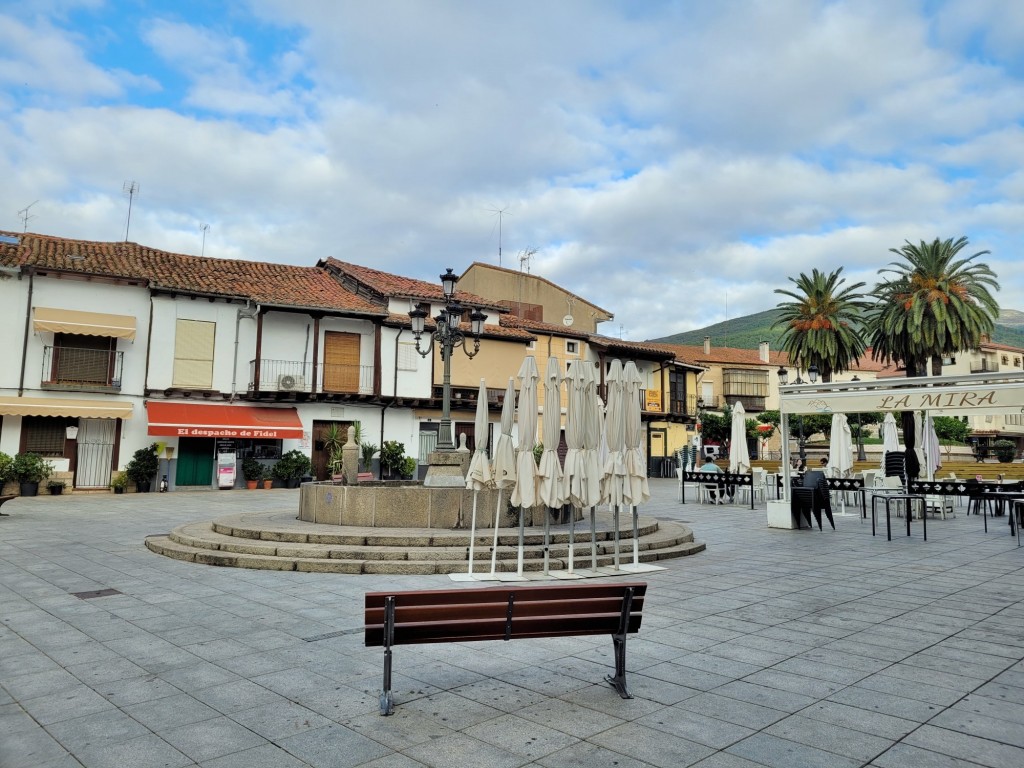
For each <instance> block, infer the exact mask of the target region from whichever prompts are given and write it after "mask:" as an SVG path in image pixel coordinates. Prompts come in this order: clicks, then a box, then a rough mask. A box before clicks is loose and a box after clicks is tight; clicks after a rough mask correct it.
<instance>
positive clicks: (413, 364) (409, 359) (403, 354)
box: [398, 341, 420, 371]
mask: <svg viewBox="0 0 1024 768" xmlns="http://www.w3.org/2000/svg"><path fill="white" fill-rule="evenodd" d="M419 364H420V353H419V352H417V351H416V345H415V344H411V343H409V342H407V341H403V342H399V344H398V370H400V371H416V370H419Z"/></svg>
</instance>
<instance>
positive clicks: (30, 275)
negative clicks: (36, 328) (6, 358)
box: [18, 271, 35, 397]
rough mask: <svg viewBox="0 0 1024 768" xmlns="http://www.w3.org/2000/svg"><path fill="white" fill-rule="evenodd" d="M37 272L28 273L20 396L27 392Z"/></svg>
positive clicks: (19, 383) (19, 386) (19, 382)
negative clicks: (26, 379) (29, 338)
mask: <svg viewBox="0 0 1024 768" xmlns="http://www.w3.org/2000/svg"><path fill="white" fill-rule="evenodd" d="M34 275H35V273H33V272H31V271H29V273H28V303H27V304H26V305H25V338H24V340H23V341H22V343H21V378H20V379H19V380H18V397H21V396H22V395H23V394H24V392H25V358H26V357H27V356H28V332H29V328H31V327H32V289H33V287H34V285H35V284H34V283H33V277H34Z"/></svg>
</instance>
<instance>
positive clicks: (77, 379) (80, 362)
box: [41, 347, 124, 391]
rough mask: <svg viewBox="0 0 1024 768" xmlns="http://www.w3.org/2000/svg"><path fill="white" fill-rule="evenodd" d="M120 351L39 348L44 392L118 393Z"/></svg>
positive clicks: (121, 354) (119, 386)
mask: <svg viewBox="0 0 1024 768" xmlns="http://www.w3.org/2000/svg"><path fill="white" fill-rule="evenodd" d="M123 356H124V353H123V352H118V351H108V350H104V349H78V348H76V347H43V372H42V377H41V378H42V381H41V384H42V386H43V388H44V389H106V390H111V391H120V389H121V365H122V358H123Z"/></svg>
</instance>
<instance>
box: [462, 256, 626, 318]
mask: <svg viewBox="0 0 1024 768" xmlns="http://www.w3.org/2000/svg"><path fill="white" fill-rule="evenodd" d="M474 267H476V268H478V269H493V270H494V271H495V272H504V273H506V274H509V275H516V276H520V275H522V274H523V273H522V272H519V271H518V270H515V269H507V268H506V267H496V266H494V265H493V264H485V263H484V262H482V261H474V262H473V263H472V264H470V265H469V269H467V270H466V271H465V272H463V273H462V274H466V272H468V271H469V270H470V269H473V268H474ZM526 277H528V278H530V279H531V280H539V281H540V282H542V283H547V284H548V285H550V286H551V287H552V288H556V289H557V290H559V291H561V292H563V293H565V294H567V295H569V296H572V297H573V298H574V299H576V300H577V301H582V302H583V303H584V304H586V305H587V306H588V307H593V308H594V309H596V310H598V311H599V312H603V313H604V314H606V315H608V319H609V320H611V319H613V318H614V317H615V315H613V314H612V313H611V312H609V311H608V310H607V309H602V308H601V307H599V306H597V304H594V303H593V302H591V301H587V300H586V299H584V298H583V297H582V296H577V295H576V294H575V293H573V292H572V291H569V290H566V289H565V288H563V287H562V286H560V285H558V284H557V283H553V282H551V281H550V280H548V279H546V278H543V277H541V276H540V275H535V274H529V273H528V274H527V275H526Z"/></svg>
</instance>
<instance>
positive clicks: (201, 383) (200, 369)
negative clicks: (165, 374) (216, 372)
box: [171, 319, 217, 389]
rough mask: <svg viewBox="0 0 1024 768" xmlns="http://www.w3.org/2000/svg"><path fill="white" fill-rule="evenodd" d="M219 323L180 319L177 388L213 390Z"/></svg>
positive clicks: (176, 342) (176, 337)
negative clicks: (214, 347) (214, 359)
mask: <svg viewBox="0 0 1024 768" xmlns="http://www.w3.org/2000/svg"><path fill="white" fill-rule="evenodd" d="M216 331H217V324H216V323H208V322H204V321H202V320H181V319H179V320H178V322H177V324H176V325H175V329H174V375H173V378H172V381H171V383H172V384H173V386H175V387H189V388H196V389H211V388H212V387H213V346H214V338H215V334H216Z"/></svg>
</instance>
